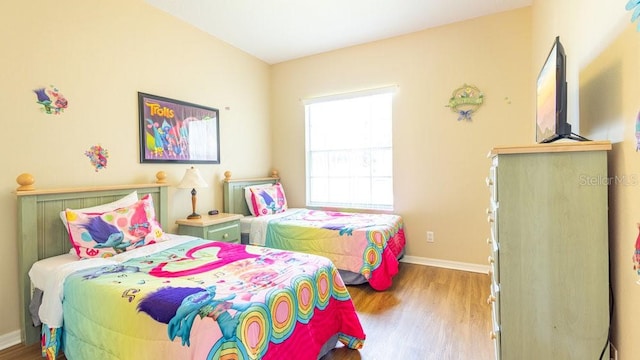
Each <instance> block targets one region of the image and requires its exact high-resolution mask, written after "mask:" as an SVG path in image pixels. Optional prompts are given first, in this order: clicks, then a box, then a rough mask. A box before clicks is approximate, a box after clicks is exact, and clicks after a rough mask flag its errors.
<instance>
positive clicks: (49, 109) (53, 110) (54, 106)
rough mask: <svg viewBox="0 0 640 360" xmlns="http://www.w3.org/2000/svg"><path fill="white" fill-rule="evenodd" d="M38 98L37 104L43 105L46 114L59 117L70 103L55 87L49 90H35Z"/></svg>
mask: <svg viewBox="0 0 640 360" xmlns="http://www.w3.org/2000/svg"><path fill="white" fill-rule="evenodd" d="M33 92H34V93H35V94H36V97H37V98H38V100H37V103H38V104H40V105H42V110H43V111H44V112H45V114H53V115H59V114H60V113H62V112H63V111H64V109H66V108H67V106H68V105H69V102H68V101H67V99H66V98H65V97H64V95H62V94H61V93H60V91H59V90H58V89H57V88H56V87H55V86H53V85H51V86H50V87H49V88H38V89H35V90H33Z"/></svg>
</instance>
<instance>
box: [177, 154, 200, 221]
mask: <svg viewBox="0 0 640 360" xmlns="http://www.w3.org/2000/svg"><path fill="white" fill-rule="evenodd" d="M206 187H207V182H206V181H204V179H203V178H202V176H200V171H198V169H196V168H194V167H193V166H192V167H190V168H189V169H187V171H185V173H184V177H183V178H182V181H180V183H179V184H178V188H180V189H191V210H192V213H191V215H189V216H187V219H200V218H201V216H200V215H198V214H197V213H196V188H206Z"/></svg>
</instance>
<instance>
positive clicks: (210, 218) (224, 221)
mask: <svg viewBox="0 0 640 360" xmlns="http://www.w3.org/2000/svg"><path fill="white" fill-rule="evenodd" d="M242 217H243V216H242V215H238V214H225V213H219V214H216V215H202V218H200V219H192V220H189V219H178V220H176V224H178V234H179V235H191V236H196V237H199V238H203V239H205V240H215V241H224V242H228V243H236V244H239V243H240V219H242Z"/></svg>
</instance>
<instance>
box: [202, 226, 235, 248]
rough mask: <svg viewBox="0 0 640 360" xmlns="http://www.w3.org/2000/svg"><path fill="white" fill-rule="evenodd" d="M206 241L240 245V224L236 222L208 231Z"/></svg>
mask: <svg viewBox="0 0 640 360" xmlns="http://www.w3.org/2000/svg"><path fill="white" fill-rule="evenodd" d="M205 239H207V240H215V241H224V242H232V243H240V222H238V221H235V222H234V224H232V225H227V226H223V227H215V228H209V229H207V233H206V234H205Z"/></svg>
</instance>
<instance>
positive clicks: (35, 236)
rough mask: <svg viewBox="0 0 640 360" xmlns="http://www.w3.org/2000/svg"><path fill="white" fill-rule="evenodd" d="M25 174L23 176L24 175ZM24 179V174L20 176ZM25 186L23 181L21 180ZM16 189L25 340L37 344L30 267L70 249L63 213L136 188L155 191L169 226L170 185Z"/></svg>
mask: <svg viewBox="0 0 640 360" xmlns="http://www.w3.org/2000/svg"><path fill="white" fill-rule="evenodd" d="M21 176H22V175H21ZM157 177H158V181H159V182H161V181H164V177H163V175H161V174H160V173H159V174H158V175H157ZM19 179H20V177H19ZM20 184H21V185H23V184H22V183H20ZM24 188H26V189H29V188H30V187H29V186H24V185H23V186H21V187H19V188H18V190H17V191H16V197H17V200H18V201H17V203H18V239H17V240H18V257H19V258H18V264H19V270H18V271H19V276H20V279H19V284H20V289H21V291H20V303H21V304H22V309H23V310H22V311H23V316H22V317H21V328H22V341H23V342H24V343H25V344H27V345H30V344H33V343H35V342H38V341H39V340H40V328H39V327H34V326H33V325H32V322H31V314H30V313H29V302H30V301H31V293H32V289H31V281H30V279H29V269H31V266H32V265H33V264H34V263H35V262H36V261H38V260H41V259H45V258H48V257H52V256H56V255H62V254H66V253H68V252H69V250H70V249H71V243H70V242H69V235H68V234H67V231H66V229H65V228H64V226H63V224H62V221H61V220H60V212H61V211H63V210H65V209H67V208H70V209H80V208H86V207H92V206H96V205H101V204H105V203H109V202H112V201H115V200H117V199H120V198H122V197H124V196H126V195H127V194H129V193H131V192H132V191H134V190H136V191H137V192H138V196H139V197H142V196H144V195H146V194H151V196H152V197H153V203H154V206H155V210H156V216H157V218H158V221H159V222H160V224H161V225H163V226H168V195H167V194H168V191H167V189H168V184H166V183H156V184H138V185H116V186H97V187H83V188H67V189H47V190H21V189H24Z"/></svg>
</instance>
